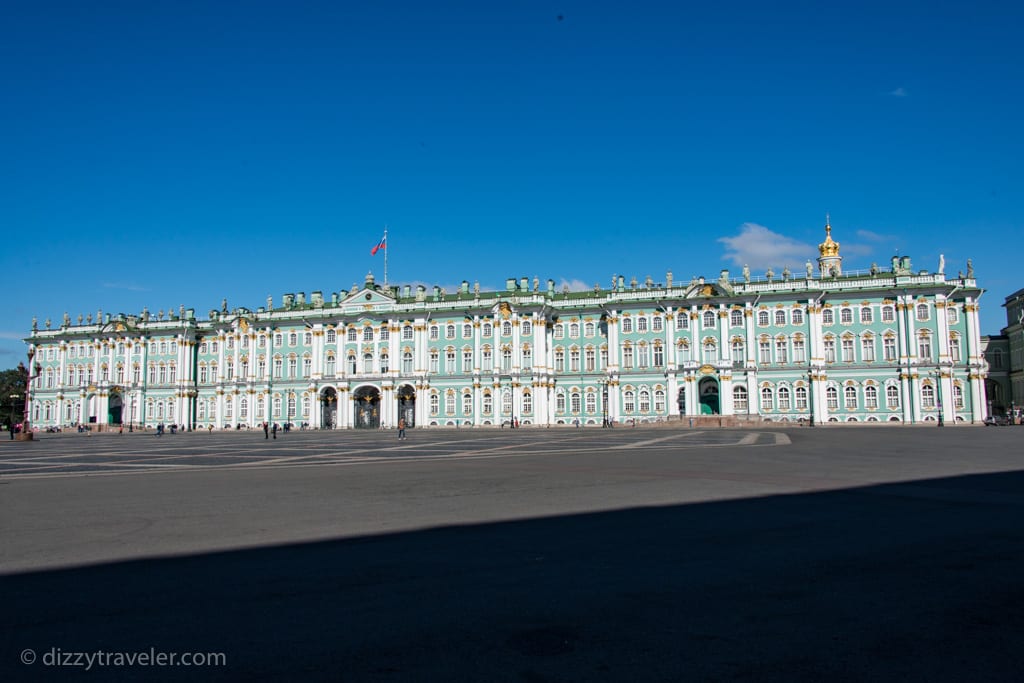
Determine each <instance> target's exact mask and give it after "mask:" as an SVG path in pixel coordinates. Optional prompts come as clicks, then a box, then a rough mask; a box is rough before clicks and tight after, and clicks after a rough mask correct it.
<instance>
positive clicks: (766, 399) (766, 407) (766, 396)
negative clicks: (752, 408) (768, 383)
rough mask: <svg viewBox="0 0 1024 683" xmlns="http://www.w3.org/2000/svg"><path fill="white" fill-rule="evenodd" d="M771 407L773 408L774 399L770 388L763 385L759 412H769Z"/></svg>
mask: <svg viewBox="0 0 1024 683" xmlns="http://www.w3.org/2000/svg"><path fill="white" fill-rule="evenodd" d="M772 408H774V401H773V400H772V390H771V389H770V388H769V387H763V388H762V389H761V412H762V413H768V412H771V410H772Z"/></svg>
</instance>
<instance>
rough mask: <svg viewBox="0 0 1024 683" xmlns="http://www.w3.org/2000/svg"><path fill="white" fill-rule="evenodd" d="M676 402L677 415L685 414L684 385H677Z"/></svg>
mask: <svg viewBox="0 0 1024 683" xmlns="http://www.w3.org/2000/svg"><path fill="white" fill-rule="evenodd" d="M676 404H678V405H679V416H680V417H682V416H683V415H686V387H679V395H678V396H677V398H676Z"/></svg>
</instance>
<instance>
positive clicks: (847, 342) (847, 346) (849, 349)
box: [843, 339, 853, 363]
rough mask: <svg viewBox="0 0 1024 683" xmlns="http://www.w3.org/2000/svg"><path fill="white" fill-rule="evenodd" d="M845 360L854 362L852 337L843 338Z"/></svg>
mask: <svg viewBox="0 0 1024 683" xmlns="http://www.w3.org/2000/svg"><path fill="white" fill-rule="evenodd" d="M843 362H844V363H852V362H853V340H852V339H844V340H843Z"/></svg>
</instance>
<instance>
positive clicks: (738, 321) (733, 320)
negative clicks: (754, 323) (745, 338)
mask: <svg viewBox="0 0 1024 683" xmlns="http://www.w3.org/2000/svg"><path fill="white" fill-rule="evenodd" d="M729 324H730V325H732V326H733V327H742V326H743V311H741V310H739V309H738V308H737V309H733V311H732V312H731V313H729Z"/></svg>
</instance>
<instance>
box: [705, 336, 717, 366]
mask: <svg viewBox="0 0 1024 683" xmlns="http://www.w3.org/2000/svg"><path fill="white" fill-rule="evenodd" d="M717 360H718V346H717V345H716V344H715V342H714V340H708V341H705V342H704V361H705V362H706V363H714V362H715V361H717Z"/></svg>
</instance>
